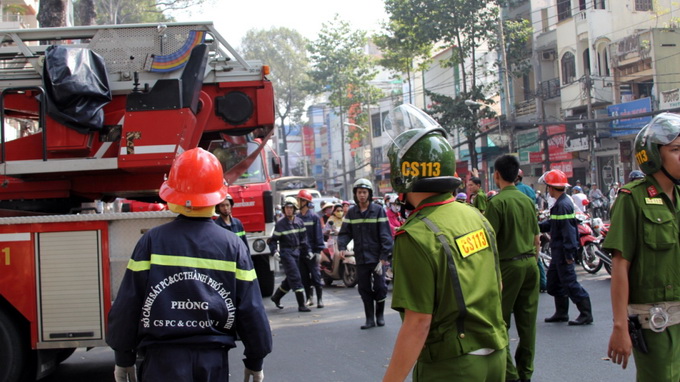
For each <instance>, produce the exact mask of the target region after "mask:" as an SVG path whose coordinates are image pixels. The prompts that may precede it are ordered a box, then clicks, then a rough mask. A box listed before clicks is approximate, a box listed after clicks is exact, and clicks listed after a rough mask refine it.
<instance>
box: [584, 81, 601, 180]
mask: <svg viewBox="0 0 680 382" xmlns="http://www.w3.org/2000/svg"><path fill="white" fill-rule="evenodd" d="M592 86H593V82H592V80H591V78H590V70H587V71H586V74H585V79H584V87H585V91H586V103H587V104H586V107H587V109H586V113H587V114H588V115H587V119H588V120H591V119H593V98H592V96H591V94H590V89H591V88H592ZM586 131H587V132H588V155H589V156H590V183H593V182H597V180H596V179H597V178H596V177H597V172H596V169H597V163H596V160H595V135H596V134H595V127H594V126H592V125H591V124H590V123H588V125H587V127H586ZM597 183H599V182H597Z"/></svg>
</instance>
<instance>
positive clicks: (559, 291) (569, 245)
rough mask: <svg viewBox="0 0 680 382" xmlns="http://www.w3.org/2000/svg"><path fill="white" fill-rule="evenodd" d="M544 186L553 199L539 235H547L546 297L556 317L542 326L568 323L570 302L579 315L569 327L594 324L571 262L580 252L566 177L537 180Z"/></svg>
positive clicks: (554, 172) (557, 175)
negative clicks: (549, 255)
mask: <svg viewBox="0 0 680 382" xmlns="http://www.w3.org/2000/svg"><path fill="white" fill-rule="evenodd" d="M538 182H539V183H544V184H545V185H546V188H547V190H546V193H548V194H550V196H552V197H553V198H555V199H556V201H555V204H554V205H553V206H552V208H551V209H550V219H549V220H547V221H544V222H542V223H540V224H539V227H540V229H541V232H547V231H550V253H551V255H552V261H551V262H550V267H549V268H548V284H547V285H548V294H549V295H551V296H553V297H554V298H555V314H554V315H552V316H551V317H548V318H546V319H545V322H566V321H569V299H570V298H571V301H573V302H574V304H576V307H577V308H578V310H579V312H580V314H579V316H578V317H577V318H576V320H574V321H569V325H586V324H591V323H592V322H593V313H592V308H591V306H590V295H588V292H586V290H585V289H584V288H583V287H582V286H581V284H579V282H578V281H577V280H576V271H575V269H574V259H575V258H576V253H577V251H578V249H579V237H578V226H577V222H576V215H575V214H574V203H573V202H572V201H571V199H569V197H568V196H567V194H566V193H565V188H566V187H569V183H567V176H566V175H565V174H564V173H563V172H562V171H560V170H550V171H548V172H546V173H545V174H543V176H541V178H540V179H539V180H538Z"/></svg>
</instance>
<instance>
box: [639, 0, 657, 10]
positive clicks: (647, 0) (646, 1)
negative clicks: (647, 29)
mask: <svg viewBox="0 0 680 382" xmlns="http://www.w3.org/2000/svg"><path fill="white" fill-rule="evenodd" d="M635 10H636V11H641V12H647V11H651V10H653V8H652V0H635Z"/></svg>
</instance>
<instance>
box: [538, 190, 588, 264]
mask: <svg viewBox="0 0 680 382" xmlns="http://www.w3.org/2000/svg"><path fill="white" fill-rule="evenodd" d="M539 226H540V227H541V232H547V231H550V251H551V253H552V255H553V257H554V256H556V255H559V254H567V255H568V258H571V257H572V256H573V255H574V254H575V253H576V251H577V250H578V247H579V241H578V223H577V222H576V215H575V214H574V203H573V202H572V201H571V199H570V198H569V197H568V196H567V194H566V193H562V195H560V197H559V198H557V201H555V204H554V205H553V206H552V208H551V209H550V219H549V220H546V221H544V222H542V223H540V224H539Z"/></svg>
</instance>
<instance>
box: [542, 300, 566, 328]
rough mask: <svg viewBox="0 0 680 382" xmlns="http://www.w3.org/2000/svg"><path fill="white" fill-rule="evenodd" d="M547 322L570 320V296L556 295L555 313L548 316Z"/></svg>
mask: <svg viewBox="0 0 680 382" xmlns="http://www.w3.org/2000/svg"><path fill="white" fill-rule="evenodd" d="M544 321H545V322H567V321H569V297H567V296H555V314H553V315H552V317H548V318H546V319H545V320H544Z"/></svg>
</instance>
